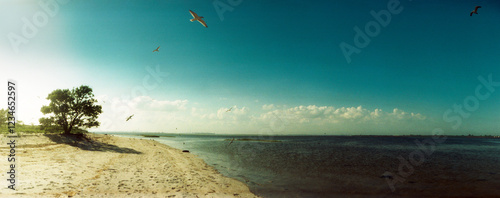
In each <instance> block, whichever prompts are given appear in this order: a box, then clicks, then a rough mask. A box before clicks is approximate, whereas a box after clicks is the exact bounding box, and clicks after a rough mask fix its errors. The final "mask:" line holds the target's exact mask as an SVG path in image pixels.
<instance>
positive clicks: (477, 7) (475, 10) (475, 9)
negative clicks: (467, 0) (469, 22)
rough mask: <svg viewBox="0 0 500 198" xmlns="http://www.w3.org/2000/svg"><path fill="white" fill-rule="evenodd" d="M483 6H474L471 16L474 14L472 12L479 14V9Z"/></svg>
mask: <svg viewBox="0 0 500 198" xmlns="http://www.w3.org/2000/svg"><path fill="white" fill-rule="evenodd" d="M479 8H481V6H476V8H474V10H472V12H470V16H472V14H477V9H479Z"/></svg>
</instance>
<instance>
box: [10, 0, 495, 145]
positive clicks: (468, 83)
mask: <svg viewBox="0 0 500 198" xmlns="http://www.w3.org/2000/svg"><path fill="white" fill-rule="evenodd" d="M477 5H480V6H482V7H481V8H479V9H478V13H479V14H474V15H473V16H469V14H470V12H471V11H472V10H474V7H475V6H477ZM189 10H193V11H194V12H196V13H197V14H198V15H200V16H203V17H204V18H203V19H204V20H205V22H206V23H207V25H208V28H205V27H203V26H202V25H201V24H200V23H198V22H196V21H195V22H190V21H189V19H191V18H192V17H191V15H190V13H189ZM373 13H374V14H375V16H374V14H373ZM377 15H378V16H377ZM389 15H390V17H388V16H389ZM377 19H378V20H377ZM499 20H500V1H496V0H491V1H488V0H468V1H465V0H460V1H457V0H448V1H435V0H401V1H397V0H377V1H372V0H335V1H327V0H324V1H323V0H322V1H314V2H311V1H305V0H288V1H265V0H240V1H238V0H231V1H228V0H216V1H206V0H148V1H144V0H85V1H80V0H66V1H62V0H61V1H55V0H50V1H48V0H36V1H35V0H2V1H0V64H1V70H2V71H1V74H0V75H1V76H0V77H1V80H2V81H4V83H5V84H4V86H1V87H0V91H1V92H2V93H6V92H7V91H6V87H7V85H6V84H7V83H6V82H7V80H8V79H13V80H15V81H16V82H17V83H18V96H19V97H18V102H19V103H18V112H17V113H18V115H17V116H18V119H19V120H22V121H24V122H25V123H28V124H29V123H34V124H38V118H39V117H41V116H43V115H42V114H41V112H40V108H41V106H42V105H46V104H48V101H47V100H45V98H46V97H47V95H48V94H49V93H50V92H51V91H53V90H55V89H71V88H73V87H78V86H80V85H89V86H90V87H92V88H93V90H94V93H95V95H96V97H97V98H98V100H99V104H100V105H102V106H103V114H101V115H100V118H99V120H100V121H101V126H100V127H99V128H93V129H91V131H144V132H177V133H183V132H214V133H253V134H395V135H403V134H423V135H429V134H431V132H432V131H433V129H435V128H440V129H442V130H444V131H445V134H475V135H483V134H492V135H500V102H499V101H500V86H499V85H500V84H499V83H496V84H495V82H500V67H499V66H500V65H499V64H500V25H499V24H500V23H499ZM357 30H359V31H357ZM158 46H161V47H160V49H159V52H154V53H153V52H152V51H153V50H154V49H156V48H157V47H158ZM346 46H348V47H346ZM489 75H491V77H489ZM480 79H483V80H480ZM491 81H493V82H491ZM478 87H479V88H478ZM2 101H3V102H2ZM6 101H7V96H6V94H3V96H2V98H1V100H0V102H1V103H3V104H6V103H7V102H6ZM5 106H6V105H5ZM454 106H455V107H454ZM230 108H232V109H231V111H228V112H226V111H227V110H228V109H230ZM132 114H134V117H133V118H132V119H131V120H130V121H128V122H125V119H126V118H127V117H128V116H130V115H132Z"/></svg>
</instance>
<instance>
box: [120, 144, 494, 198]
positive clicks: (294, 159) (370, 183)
mask: <svg viewBox="0 0 500 198" xmlns="http://www.w3.org/2000/svg"><path fill="white" fill-rule="evenodd" d="M126 136H127V137H140V136H134V135H126ZM233 138H235V139H236V140H235V141H233V142H232V143H231V144H230V142H231V140H232V139H233ZM428 138H430V137H373V136H222V135H174V137H160V138H145V139H154V140H156V141H158V142H160V143H163V144H166V145H169V146H172V147H174V148H178V149H187V150H189V151H190V152H191V153H193V154H196V155H198V156H199V157H200V158H202V159H203V160H204V161H205V162H206V163H207V164H209V165H211V166H213V167H215V168H216V169H217V170H218V171H219V172H220V173H222V174H223V175H225V176H228V177H232V178H235V179H238V180H240V181H242V182H244V183H245V184H247V185H248V186H249V188H250V190H251V191H252V192H253V193H255V194H257V195H259V196H262V197H332V196H335V195H345V194H353V195H355V194H358V195H362V196H363V197H370V195H371V194H370V192H373V194H374V195H373V196H372V197H376V196H378V195H380V194H386V195H387V197H390V196H391V195H394V196H397V195H398V194H394V193H393V192H391V191H390V189H389V187H388V185H387V182H386V181H385V179H383V178H381V177H380V176H381V175H382V174H383V173H384V172H386V171H389V172H393V173H396V172H397V171H398V165H399V164H400V162H399V161H398V156H404V157H407V156H408V154H409V153H411V152H412V151H415V150H418V148H419V147H418V146H417V145H416V143H415V141H416V140H418V141H421V142H422V141H424V140H425V139H428ZM239 139H247V140H245V141H240V140H239ZM430 148H431V146H430V145H428V149H430ZM471 160H479V161H478V164H479V162H480V163H481V164H482V165H483V166H485V167H487V168H488V169H491V167H490V165H495V166H496V165H497V164H499V163H500V139H488V138H465V137H448V138H447V139H446V141H445V142H444V143H440V144H437V143H436V144H435V145H433V153H432V154H430V155H425V163H424V164H423V165H421V167H415V169H416V170H417V171H415V174H414V175H412V176H410V177H408V179H409V180H408V181H409V182H410V183H414V182H421V181H422V182H425V180H426V179H425V178H424V176H419V175H423V174H424V173H423V172H425V171H427V172H432V171H433V169H434V168H436V167H441V166H443V167H446V168H443V170H444V169H446V171H448V172H449V175H460V174H463V173H464V172H465V171H467V172H471V171H472V172H474V171H476V172H481V170H482V169H485V167H481V166H479V165H478V166H475V169H477V170H474V168H471V167H470V165H468V164H467V163H470V161H471ZM419 171H420V172H419ZM485 174H490V175H492V174H494V176H495V177H498V176H499V175H500V170H498V169H496V170H489V172H488V173H485ZM434 175H448V173H447V172H446V173H443V172H442V171H441V172H437V173H434ZM425 177H427V176H425ZM436 177H437V176H436ZM452 177H453V176H452ZM422 178H424V179H422ZM493 179H494V178H493ZM456 180H460V178H459V177H458V176H457V178H456ZM464 180H470V178H466V179H464ZM367 192H368V193H367Z"/></svg>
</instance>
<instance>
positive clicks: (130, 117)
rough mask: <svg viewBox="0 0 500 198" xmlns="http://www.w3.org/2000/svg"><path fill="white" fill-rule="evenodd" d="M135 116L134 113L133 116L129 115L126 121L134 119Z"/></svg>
mask: <svg viewBox="0 0 500 198" xmlns="http://www.w3.org/2000/svg"><path fill="white" fill-rule="evenodd" d="M133 116H134V114H132V115H131V116H129V117H128V118H127V120H125V122H126V121H129V120H130V119H132V117H133Z"/></svg>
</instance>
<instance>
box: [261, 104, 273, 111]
mask: <svg viewBox="0 0 500 198" xmlns="http://www.w3.org/2000/svg"><path fill="white" fill-rule="evenodd" d="M274 108H275V107H274V104H265V105H262V109H263V110H265V111H269V110H271V109H274Z"/></svg>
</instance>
